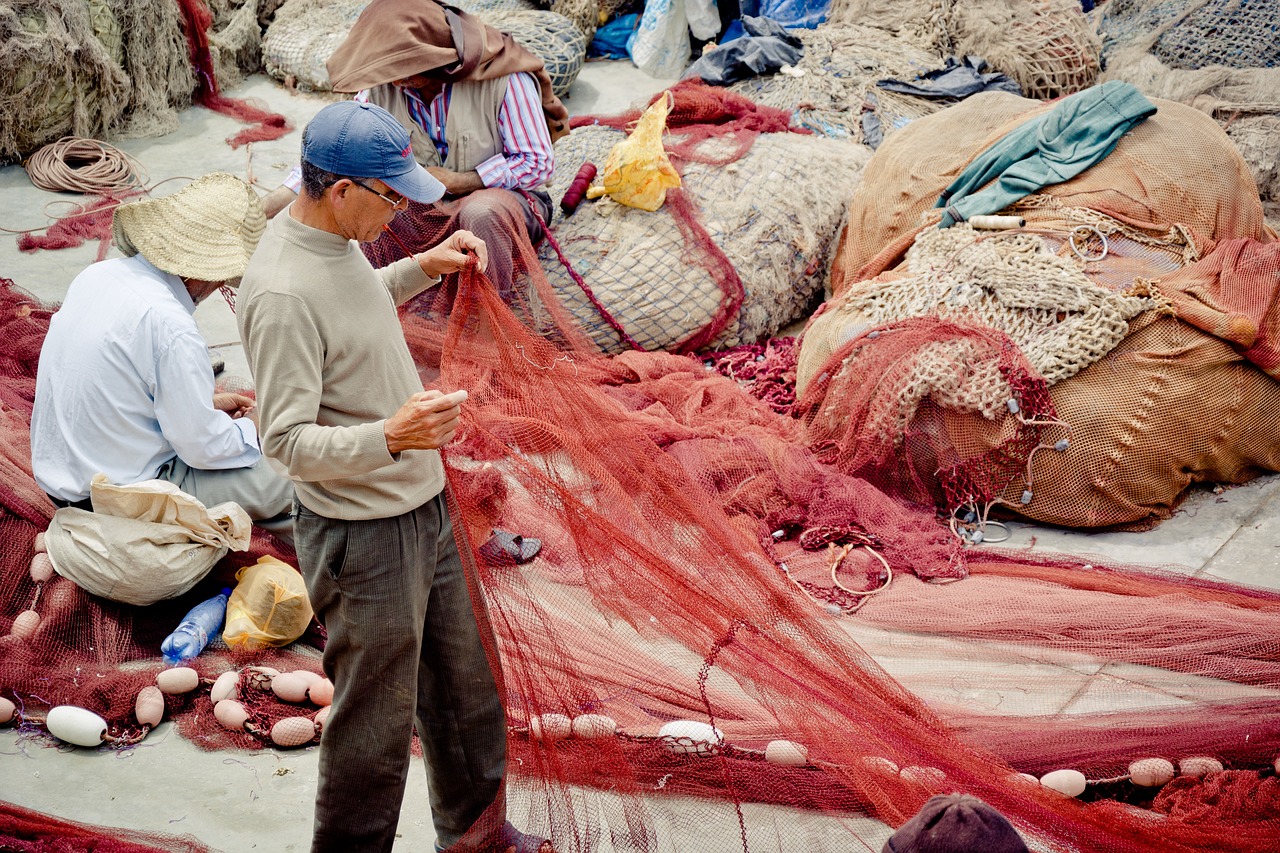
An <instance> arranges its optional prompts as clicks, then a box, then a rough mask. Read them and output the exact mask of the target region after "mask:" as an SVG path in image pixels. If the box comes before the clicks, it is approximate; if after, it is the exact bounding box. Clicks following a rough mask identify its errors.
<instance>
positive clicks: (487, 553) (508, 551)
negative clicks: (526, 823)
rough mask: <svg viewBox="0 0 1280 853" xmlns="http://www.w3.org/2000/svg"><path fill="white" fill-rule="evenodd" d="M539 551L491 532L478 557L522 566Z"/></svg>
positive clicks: (526, 541)
mask: <svg viewBox="0 0 1280 853" xmlns="http://www.w3.org/2000/svg"><path fill="white" fill-rule="evenodd" d="M541 550H542V541H541V540H539V539H534V538H533V537H532V536H521V535H520V534H519V533H511V532H509V531H506V530H495V531H493V535H492V536H490V537H489V541H487V542H485V543H484V544H483V545H481V546H480V548H479V551H480V555H481V556H482V557H484V558H485V559H486V560H488V561H489V562H490V563H491V564H493V565H495V566H503V565H511V564H512V563H515V564H516V565H523V564H525V563H527V562H529V561H530V560H532V559H533V558H534V557H536V556H538V552H539V551H541ZM522 853H523V851H522Z"/></svg>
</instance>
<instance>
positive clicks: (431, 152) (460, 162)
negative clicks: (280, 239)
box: [264, 0, 569, 305]
mask: <svg viewBox="0 0 1280 853" xmlns="http://www.w3.org/2000/svg"><path fill="white" fill-rule="evenodd" d="M328 71H329V79H330V82H331V84H332V86H333V90H334V91H335V92H353V93H355V97H356V100H359V101H367V102H369V103H373V104H377V105H378V106H380V107H383V108H384V109H386V110H387V111H388V112H390V113H391V114H392V115H393V116H395V118H396V120H397V121H399V122H400V124H401V125H402V126H403V127H404V128H405V130H406V131H407V132H408V133H409V135H410V138H411V139H412V141H413V153H414V156H415V157H416V158H417V159H418V162H420V163H421V164H422V165H423V166H425V167H426V168H427V171H428V172H430V173H431V175H432V176H433V177H435V178H437V179H438V180H439V181H441V183H443V184H444V187H445V195H444V199H443V201H442V202H441V203H440V204H437V205H430V206H427V205H420V204H417V203H412V202H411V203H410V205H409V207H408V209H407V210H406V211H405V213H404V215H402V216H401V217H399V219H398V220H397V222H396V223H395V224H394V225H393V226H392V227H393V229H394V232H395V233H394V236H393V235H391V234H388V235H385V236H383V237H381V238H380V239H379V240H377V241H374V242H372V243H371V244H370V245H369V246H368V247H366V249H365V252H366V254H368V255H369V257H370V259H371V260H373V262H374V265H375V266H381V265H382V264H384V263H388V262H390V261H391V260H394V259H398V258H400V257H403V254H402V252H401V249H400V245H401V244H402V243H403V244H405V245H407V246H409V247H410V248H411V249H412V250H413V251H421V250H422V249H424V248H426V247H427V246H430V245H434V244H435V242H436V241H437V240H439V239H441V238H442V237H443V236H444V234H446V233H448V231H449V230H450V229H452V228H461V229H466V230H468V231H471V232H473V233H474V234H476V235H477V236H478V237H480V238H481V239H483V240H484V241H485V243H486V244H487V245H488V246H489V250H490V251H489V254H490V267H489V269H488V271H487V277H488V278H489V279H490V280H491V281H492V282H493V283H494V286H495V287H497V289H498V291H499V293H501V294H502V297H503V299H505V300H506V301H508V302H509V303H513V304H515V305H519V304H520V303H521V302H522V301H523V299H524V294H523V291H522V284H521V283H520V282H519V281H518V280H517V279H518V278H519V276H518V274H517V271H518V269H519V266H520V262H519V261H517V262H514V263H513V260H512V259H513V257H517V256H519V255H521V254H523V255H524V257H525V258H526V259H527V258H528V257H530V256H532V253H533V248H532V247H533V246H536V245H537V244H538V243H539V242H540V241H541V240H542V239H543V237H544V234H545V232H544V229H543V227H542V224H541V222H548V221H550V219H551V197H550V196H549V195H548V194H547V192H546V183H547V182H548V181H549V180H550V178H551V176H552V173H553V172H554V171H555V151H554V149H553V148H552V142H553V141H554V140H555V139H556V138H558V137H559V136H561V135H563V134H565V133H567V132H568V117H569V113H568V110H567V109H565V107H564V105H563V104H562V103H561V102H560V99H559V98H558V97H557V96H556V95H555V93H554V92H553V91H552V85H551V77H550V75H549V74H548V73H547V70H546V68H545V66H544V64H543V61H542V60H541V59H539V58H538V57H537V56H535V55H534V54H533V53H531V52H529V51H528V50H526V49H525V48H524V47H522V46H521V45H520V44H518V43H517V42H516V41H515V40H514V39H513V38H512V37H511V36H510V35H508V34H506V33H503V32H501V31H499V30H497V29H494V28H493V27H489V26H487V25H485V24H483V23H482V22H481V21H479V20H478V19H477V18H475V17H473V16H472V15H470V14H468V13H467V12H464V11H462V10H460V9H456V8H454V7H452V6H448V5H445V4H442V3H437V2H433V0H373V2H372V3H370V4H369V5H368V6H366V7H365V9H364V10H363V11H362V12H361V14H360V17H359V19H358V20H357V21H356V23H355V25H354V26H353V27H352V28H351V32H350V33H349V34H348V35H347V38H346V39H345V40H344V41H343V43H342V44H340V45H339V46H338V48H337V50H335V51H334V53H333V55H332V57H330V59H329V62H328ZM300 182H301V177H300V175H299V173H298V172H297V170H295V171H294V173H293V174H292V175H290V176H289V177H288V178H286V179H285V182H284V184H283V185H282V186H281V187H280V188H279V189H277V190H275V191H273V192H272V193H271V194H270V195H268V196H267V198H266V199H265V200H264V204H265V205H266V209H267V215H268V216H272V215H273V214H274V212H275V211H276V210H277V209H278V208H280V207H283V206H284V205H285V204H287V203H288V202H289V201H291V200H292V199H293V197H294V195H295V194H296V193H297V192H298V190H299V187H300ZM539 218H541V222H540V221H539ZM397 238H398V239H397ZM517 243H519V244H520V245H517ZM526 262H527V261H526Z"/></svg>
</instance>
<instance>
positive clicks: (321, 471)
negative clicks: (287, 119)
mask: <svg viewBox="0 0 1280 853" xmlns="http://www.w3.org/2000/svg"><path fill="white" fill-rule="evenodd" d="M302 178H303V192H302V194H301V195H299V196H298V198H297V200H296V201H294V202H293V203H292V204H290V205H289V206H288V207H287V208H285V209H284V210H283V211H282V212H281V213H280V214H279V215H278V216H276V217H274V218H273V219H272V220H271V222H270V224H269V225H268V226H267V230H266V233H265V234H264V236H263V238H262V242H261V244H260V245H259V246H258V249H257V251H256V252H255V253H254V256H253V260H252V261H250V263H249V267H248V269H247V270H246V271H245V275H244V284H243V286H242V287H241V291H240V299H239V314H238V316H237V319H238V321H239V323H240V335H241V338H242V339H243V340H244V342H245V351H246V353H247V355H248V357H249V366H250V369H251V370H252V371H253V374H254V378H255V380H256V381H257V386H258V401H259V407H260V408H259V411H260V412H261V423H262V441H263V451H264V452H265V453H267V454H268V455H269V456H272V457H275V458H276V459H278V460H279V461H280V462H282V463H283V464H284V465H285V466H286V467H287V468H288V469H289V473H290V475H291V476H292V477H293V480H294V482H295V484H296V487H297V495H298V500H297V504H296V505H295V507H294V524H295V536H296V540H297V552H298V565H299V568H300V569H301V570H302V574H303V577H304V578H305V579H306V584H307V593H308V596H309V597H310V599H311V604H312V607H313V608H314V609H315V614H316V617H317V618H318V619H319V620H320V621H321V623H322V624H323V625H324V626H325V629H326V631H327V633H328V640H327V642H326V644H325V650H324V669H325V673H326V674H327V675H328V676H329V677H330V678H331V679H332V681H333V685H334V697H333V704H332V706H331V710H330V713H329V717H328V719H327V720H326V721H325V726H324V732H323V734H322V736H321V741H320V779H319V786H318V791H317V794H316V809H315V827H314V834H313V837H312V847H311V849H312V851H313V853H339V851H341V853H363V851H370V853H372V851H379V853H385V851H390V850H391V847H392V844H393V843H394V841H395V835H396V825H397V823H398V821H399V818H400V806H401V801H402V800H403V799H404V788H405V779H406V777H407V774H408V769H409V763H410V755H409V747H410V735H411V732H412V731H413V729H414V728H415V726H416V728H417V730H418V734H419V735H420V737H421V739H422V750H423V755H424V757H425V759H426V764H427V773H428V786H429V789H430V792H431V812H432V819H433V822H434V824H435V830H436V838H437V846H438V847H439V848H441V849H443V848H444V847H446V846H450V847H453V846H455V845H456V848H455V849H459V850H471V849H485V850H492V849H494V848H495V847H496V848H497V849H498V850H506V849H508V848H509V849H511V850H518V851H519V853H538V851H539V850H540V849H542V853H546V850H547V849H550V845H549V844H545V843H544V842H543V840H542V839H535V838H533V837H532V836H528V835H525V834H523V833H520V832H518V831H517V830H515V829H514V828H513V827H512V826H511V824H510V823H507V822H506V820H505V806H504V803H505V797H504V796H503V791H502V782H503V774H504V770H505V762H506V717H505V714H504V711H503V707H502V702H501V700H500V698H499V696H498V690H497V686H496V682H495V679H494V675H493V671H492V670H491V668H490V665H489V659H488V656H487V654H486V651H485V649H486V640H487V645H488V647H489V648H494V641H493V634H492V629H491V628H490V626H489V624H488V620H487V619H484V618H483V617H477V615H476V614H477V612H481V613H482V612H483V605H482V604H474V605H473V602H472V601H471V596H470V594H469V593H468V590H467V582H466V578H465V575H464V574H463V567H462V561H461V558H460V556H459V553H458V548H457V544H456V543H455V541H454V536H453V527H452V524H451V521H450V518H449V511H448V507H447V506H446V504H445V499H444V494H443V489H444V485H445V476H444V467H443V465H442V463H441V459H440V454H439V452H438V450H439V448H441V447H443V446H444V445H445V444H447V443H448V442H449V441H450V439H451V438H452V437H453V434H454V431H455V430H456V429H457V425H458V415H459V406H460V404H461V403H462V401H463V400H464V399H465V398H466V392H465V391H453V392H451V393H448V394H445V393H442V392H441V391H439V390H431V391H424V390H423V387H422V380H421V379H420V377H419V374H418V369H417V367H416V366H415V364H414V362H413V359H412V357H411V355H410V353H409V347H408V344H407V343H406V342H405V339H404V333H403V330H402V328H401V325H400V319H399V316H398V315H397V313H396V306H397V305H399V304H403V303H405V302H407V301H408V300H409V299H411V298H413V297H414V296H416V295H417V294H418V293H420V292H422V291H423V290H425V289H426V288H428V287H430V286H432V285H433V284H435V283H436V282H438V281H439V276H441V275H442V274H445V273H450V272H456V271H458V270H461V269H463V268H464V267H465V266H466V264H467V263H469V262H474V263H476V264H477V265H478V266H479V268H480V269H481V270H483V269H484V268H485V266H486V263H487V259H488V250H487V247H486V246H485V244H484V243H483V242H482V241H481V240H479V239H477V238H476V237H475V236H474V235H473V234H470V233H468V232H466V231H455V232H453V233H451V234H450V235H449V236H448V237H447V238H446V239H445V240H444V241H443V242H442V243H440V244H438V245H436V246H435V247H434V248H431V249H429V250H427V251H425V252H421V253H419V254H417V255H414V256H412V257H407V258H402V259H400V260H399V261H396V262H395V263H392V264H389V265H388V266H385V267H382V268H380V269H378V270H375V269H374V268H373V267H372V266H371V265H370V263H369V261H368V260H367V259H366V258H365V256H364V254H363V253H362V252H361V251H360V245H359V244H360V243H362V242H366V241H369V240H373V239H375V238H376V237H377V236H378V235H379V234H381V233H382V229H383V228H384V227H385V226H387V225H388V224H390V223H391V222H392V221H393V220H394V219H395V218H396V215H397V214H398V213H400V212H401V211H402V210H403V209H404V208H405V207H407V206H408V204H409V201H410V200H412V201H415V202H418V203H421V204H430V203H431V202H434V201H435V200H437V199H439V198H440V197H441V195H443V194H444V191H445V188H444V186H443V185H442V184H441V183H440V182H439V181H437V180H436V179H435V178H433V177H432V176H431V175H429V174H428V173H427V171H426V170H425V169H423V168H422V166H421V165H419V164H418V163H417V162H416V160H415V159H414V156H413V150H412V144H411V142H410V139H409V134H408V132H407V131H406V130H405V129H404V128H403V127H402V126H401V125H400V124H399V123H398V122H397V121H396V120H395V118H394V117H393V116H392V115H391V114H390V113H388V112H387V111H386V110H383V109H381V108H380V107H376V106H373V105H371V104H365V103H359V102H356V101H342V102H340V103H336V104H330V105H329V106H327V107H325V108H324V109H322V110H321V111H320V112H319V113H317V114H316V116H315V118H313V119H312V120H311V122H310V123H309V124H308V125H307V127H306V130H305V131H304V132H303V139H302ZM473 256H474V260H473ZM543 848H546V849H543Z"/></svg>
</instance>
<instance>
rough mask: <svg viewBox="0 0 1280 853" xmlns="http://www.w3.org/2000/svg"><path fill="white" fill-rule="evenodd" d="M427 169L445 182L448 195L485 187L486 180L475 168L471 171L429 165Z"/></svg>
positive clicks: (445, 191) (463, 193)
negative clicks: (481, 177) (457, 170)
mask: <svg viewBox="0 0 1280 853" xmlns="http://www.w3.org/2000/svg"><path fill="white" fill-rule="evenodd" d="M426 170H427V172H429V173H430V174H431V177H433V178H435V179H436V180H437V181H439V182H440V183H442V184H444V194H445V195H446V196H459V195H466V194H467V193H473V192H475V191H476V190H482V189H484V181H483V180H481V179H480V173H479V172H477V171H476V170H475V169H472V170H471V171H469V172H455V171H453V170H452V169H444V168H441V167H440V166H427V167H426Z"/></svg>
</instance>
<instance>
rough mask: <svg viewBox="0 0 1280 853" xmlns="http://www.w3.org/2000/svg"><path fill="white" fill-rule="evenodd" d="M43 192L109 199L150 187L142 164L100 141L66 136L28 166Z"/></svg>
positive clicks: (36, 155)
mask: <svg viewBox="0 0 1280 853" xmlns="http://www.w3.org/2000/svg"><path fill="white" fill-rule="evenodd" d="M24 168H25V169H26V170H27V177H29V178H30V179H31V183H33V184H35V185H36V186H37V187H39V188H40V189H42V190H51V191H53V192H77V193H84V194H85V195H108V194H112V193H118V192H120V191H122V190H128V189H131V188H133V187H142V186H144V185H145V184H146V174H145V170H144V169H143V168H142V164H141V163H139V162H138V161H137V160H135V159H133V158H132V157H130V156H129V155H128V154H126V153H125V152H123V151H121V150H120V149H119V148H116V147H115V146H113V145H108V144H107V143H105V142H102V141H101V140H97V139H83V138H80V137H75V136H64V137H62V138H61V139H59V140H58V141H56V142H50V143H49V144H48V145H46V146H44V147H43V148H41V149H40V150H38V151H36V153H34V154H32V155H31V156H30V157H29V158H28V159H27V161H26V163H25V164H24Z"/></svg>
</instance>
